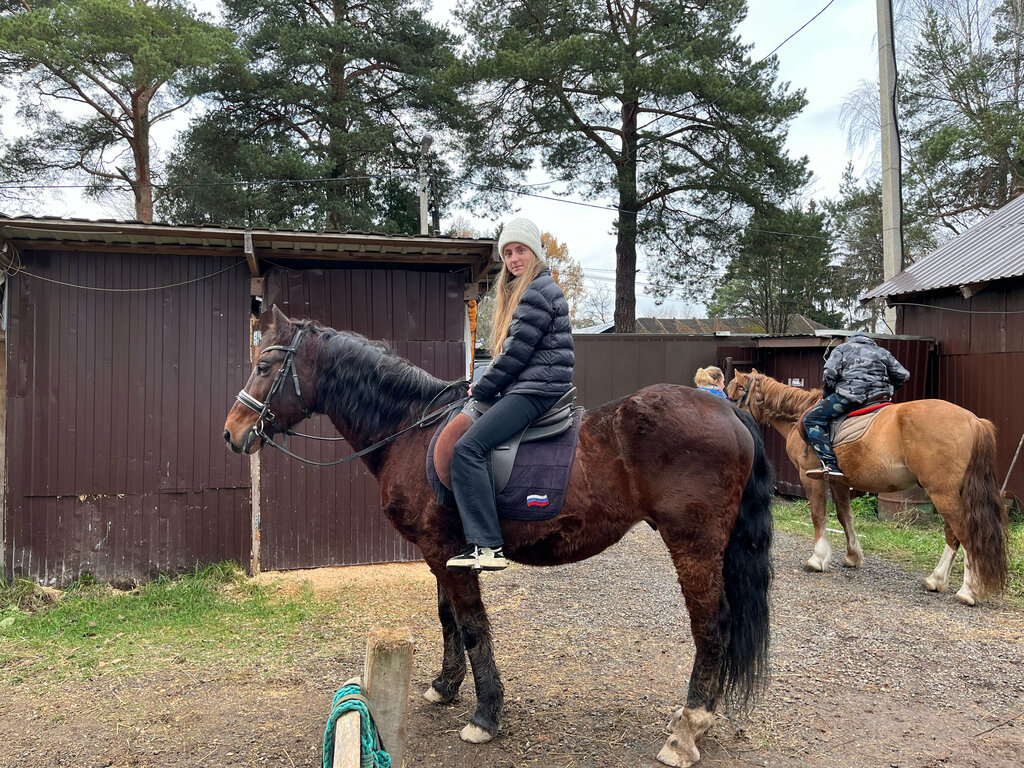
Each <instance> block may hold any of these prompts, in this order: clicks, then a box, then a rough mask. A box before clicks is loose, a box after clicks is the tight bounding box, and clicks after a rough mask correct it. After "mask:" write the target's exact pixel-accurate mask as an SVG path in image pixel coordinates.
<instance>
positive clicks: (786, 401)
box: [757, 373, 821, 421]
mask: <svg viewBox="0 0 1024 768" xmlns="http://www.w3.org/2000/svg"><path fill="white" fill-rule="evenodd" d="M760 376H761V380H760V381H759V382H758V384H757V389H758V406H759V407H760V408H761V411H762V412H763V413H764V415H765V416H767V417H769V418H771V417H775V418H779V419H785V420H787V421H796V420H797V419H799V418H800V416H801V415H802V414H803V413H804V412H805V411H806V410H807V409H808V408H810V407H811V406H812V405H814V404H815V403H816V402H818V400H820V399H821V390H820V389H810V390H808V389H802V388H801V387H791V386H789V385H788V384H783V383H782V382H781V381H776V380H775V379H773V378H772V377H771V376H765V375H764V374H763V373H762V374H760Z"/></svg>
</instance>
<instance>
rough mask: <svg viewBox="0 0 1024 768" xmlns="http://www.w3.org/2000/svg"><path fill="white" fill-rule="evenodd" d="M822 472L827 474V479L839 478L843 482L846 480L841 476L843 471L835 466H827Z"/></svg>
mask: <svg viewBox="0 0 1024 768" xmlns="http://www.w3.org/2000/svg"><path fill="white" fill-rule="evenodd" d="M824 471H825V473H826V474H828V476H829V477H836V478H838V477H841V478H843V480H845V479H846V475H844V474H843V470H841V469H840V468H839V467H837V466H836V465H835V464H829V465H828V466H826V467H825V470H824Z"/></svg>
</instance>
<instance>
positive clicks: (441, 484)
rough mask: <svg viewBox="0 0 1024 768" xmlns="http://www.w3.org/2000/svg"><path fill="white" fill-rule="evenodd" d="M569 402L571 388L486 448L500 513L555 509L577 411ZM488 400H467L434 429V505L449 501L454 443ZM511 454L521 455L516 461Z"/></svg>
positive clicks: (532, 514)
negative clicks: (507, 436)
mask: <svg viewBox="0 0 1024 768" xmlns="http://www.w3.org/2000/svg"><path fill="white" fill-rule="evenodd" d="M575 401H576V389H575V387H574V388H572V389H570V390H569V391H568V392H566V393H565V394H564V395H562V397H560V398H559V399H558V401H557V402H556V403H555V404H554V405H553V406H552V407H551V408H550V409H549V410H548V411H547V412H546V413H543V414H541V415H540V416H539V417H538V418H536V419H534V420H533V422H531V423H530V425H529V426H528V427H527V428H526V429H524V430H523V431H521V432H519V433H518V434H516V435H513V436H512V437H511V438H510V439H508V440H506V441H505V442H504V443H502V444H500V445H497V446H495V447H494V448H493V449H492V450H491V474H492V476H493V478H494V493H495V496H496V497H497V500H498V508H499V514H500V515H501V516H502V517H511V518H516V519H543V518H545V517H551V516H553V515H555V514H557V513H558V511H559V510H560V509H561V503H562V501H564V498H565V488H566V487H567V486H568V480H569V470H570V469H571V465H572V456H573V454H574V453H575V450H576V441H577V439H578V437H579V427H580V423H581V420H582V413H583V408H582V407H579V406H576V405H574V403H575ZM491 405H492V403H489V402H479V401H477V400H470V401H469V402H468V403H467V404H466V405H465V407H463V409H462V410H461V411H460V412H458V413H457V414H454V415H453V416H451V417H449V418H448V420H447V421H446V422H445V423H443V424H442V425H441V426H439V427H438V429H437V431H436V432H435V433H434V436H433V438H432V439H431V441H430V448H429V449H428V450H427V478H428V480H429V481H430V484H431V486H432V487H433V488H434V490H435V492H436V493H437V496H438V498H437V501H438V504H442V505H447V506H454V505H455V499H454V496H453V495H452V493H451V467H452V453H453V451H454V449H455V443H457V442H458V440H459V438H460V437H462V436H463V435H464V434H465V433H466V430H468V429H469V428H470V426H472V424H473V422H474V421H476V420H477V419H478V418H480V416H481V415H483V414H484V413H486V412H487V410H488V409H489V408H490V407H491ZM531 443H536V444H537V445H536V446H531V448H530V451H529V452H528V453H529V456H526V457H525V459H524V456H523V455H522V454H523V453H524V452H523V451H520V448H521V446H523V445H526V444H531ZM517 458H520V459H521V461H520V464H519V465H518V466H517V465H516V459H517ZM510 481H512V482H511V483H510Z"/></svg>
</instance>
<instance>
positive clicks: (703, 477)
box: [224, 307, 772, 766]
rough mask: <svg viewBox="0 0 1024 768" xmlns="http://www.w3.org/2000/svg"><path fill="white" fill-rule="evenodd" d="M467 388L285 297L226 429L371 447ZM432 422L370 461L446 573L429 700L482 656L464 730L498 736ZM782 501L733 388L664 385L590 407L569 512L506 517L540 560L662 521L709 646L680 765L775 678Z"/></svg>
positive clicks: (685, 710) (493, 676)
mask: <svg viewBox="0 0 1024 768" xmlns="http://www.w3.org/2000/svg"><path fill="white" fill-rule="evenodd" d="M275 381H276V382H277V384H275V383H274V382H275ZM293 384H294V386H293ZM466 390H467V384H466V382H445V381H441V380H439V379H436V378H434V377H433V376H431V375H429V374H428V373H426V372H425V371H423V370H421V369H419V368H417V367H415V366H414V365H412V364H411V363H409V362H407V361H405V360H403V359H401V358H399V357H397V356H396V355H394V354H393V353H391V352H390V351H389V350H388V349H387V347H385V346H384V345H382V344H378V343H375V342H371V341H368V340H367V339H365V338H363V337H362V336H359V335H357V334H352V333H346V332H341V331H335V330H332V329H329V328H325V327H323V326H321V325H319V324H317V323H314V322H310V321H292V320H289V319H288V318H287V317H285V316H284V314H282V313H281V312H280V310H278V309H277V308H276V307H275V308H274V322H273V326H272V327H271V328H270V329H269V330H268V332H267V333H266V334H265V336H264V338H263V340H262V342H261V344H260V348H259V355H258V359H257V361H256V364H255V366H254V368H253V371H252V374H251V375H250V377H249V381H248V382H247V383H246V385H245V389H244V390H243V391H242V392H241V393H239V400H240V402H238V403H236V404H235V405H234V406H233V407H232V409H231V411H230V412H229V413H228V417H227V421H226V422H225V425H224V426H225V431H224V437H225V439H226V440H227V442H228V444H229V445H230V447H231V449H232V450H234V451H236V452H246V453H254V452H256V451H258V450H259V449H260V447H261V446H262V445H263V444H264V442H265V439H266V438H267V437H272V436H273V434H274V433H275V432H279V431H281V430H285V429H288V428H289V427H291V426H292V425H294V424H296V423H297V422H299V421H301V420H302V419H303V418H304V416H308V415H309V414H311V413H324V414H326V415H327V416H328V417H329V418H330V419H331V421H332V422H333V423H334V425H335V427H337V429H338V431H339V432H340V433H341V434H342V435H343V436H344V437H345V438H346V440H348V442H349V443H350V444H351V446H352V447H353V449H354V450H357V451H359V450H362V449H364V448H366V447H369V446H372V445H373V444H374V443H376V442H377V441H379V440H381V439H383V438H386V437H388V436H391V435H393V434H395V433H397V432H399V431H400V430H402V429H405V428H407V427H409V426H410V425H415V423H416V421H417V419H419V418H420V416H421V414H422V413H423V411H424V409H426V408H427V406H428V405H429V406H430V407H431V408H436V407H437V406H439V405H442V404H444V403H446V402H453V401H456V400H459V399H460V398H462V397H464V396H465V395H466ZM265 403H266V405H267V406H269V410H272V413H269V412H268V408H264V407H263V406H264V404H265ZM257 411H259V412H257ZM261 413H262V414H263V415H262V416H261ZM258 422H259V424H258ZM261 432H262V436H261V434H260V433H261ZM432 432H433V427H430V428H413V429H411V430H409V431H407V432H405V433H403V434H402V435H401V436H400V437H398V438H397V439H395V440H394V441H393V442H390V443H388V444H387V445H385V446H383V447H381V448H379V449H378V450H374V451H372V452H370V453H368V454H367V455H365V456H364V457H363V460H364V461H365V462H366V465H367V466H368V467H369V469H370V471H371V472H372V473H373V474H374V475H375V476H376V478H377V481H378V483H379V484H380V493H381V506H382V507H383V510H384V513H385V514H386V515H387V517H388V519H389V520H390V521H391V523H392V524H393V525H394V526H395V528H396V529H397V530H398V532H399V533H400V534H401V535H402V536H404V537H405V538H406V539H408V540H409V541H411V542H413V543H414V544H416V545H417V546H418V547H419V549H420V551H421V552H422V554H423V557H424V559H425V560H426V562H427V565H428V566H429V567H430V570H431V571H432V573H433V574H434V577H435V578H436V579H437V595H438V617H439V618H440V620H441V632H442V636H443V639H444V654H443V657H442V660H441V670H440V673H439V674H438V676H437V678H436V679H435V680H434V681H433V683H432V684H431V686H430V688H428V689H427V691H426V693H425V694H424V696H425V698H427V699H428V700H429V701H432V702H448V701H451V700H452V699H453V698H455V696H456V694H457V692H458V690H459V686H460V685H461V684H462V681H463V678H464V677H465V675H466V660H465V657H466V655H467V654H468V656H469V660H470V664H471V666H472V672H473V680H474V683H475V686H476V696H477V708H476V712H475V714H474V715H473V718H472V720H471V722H470V723H469V724H468V725H466V726H465V727H464V728H463V729H462V732H461V736H462V738H463V739H465V740H466V741H470V742H475V743H482V742H485V741H489V740H490V739H492V738H493V737H494V735H495V734H496V732H497V730H498V722H499V718H500V715H501V708H502V703H503V699H504V688H503V686H502V683H501V679H500V677H499V675H498V670H497V667H496V665H495V661H494V653H493V649H492V646H491V632H490V625H489V621H488V617H487V612H486V610H485V608H484V604H483V601H482V600H481V593H480V581H479V578H478V577H477V576H475V575H471V574H469V573H466V572H454V571H448V570H446V568H445V561H446V560H447V559H448V558H449V557H451V556H452V555H454V554H455V553H457V552H458V551H459V550H460V549H462V547H464V546H465V540H464V538H463V533H462V526H461V523H460V521H459V515H458V512H457V511H456V510H455V509H452V508H448V507H443V506H438V504H437V500H436V497H435V494H434V493H433V492H432V491H431V489H430V487H429V486H428V484H427V480H426V473H425V457H426V450H427V445H428V443H429V441H430V437H431V433H432ZM771 499H772V478H771V467H770V465H769V464H768V462H767V459H766V458H765V453H764V446H763V444H762V442H761V437H760V434H759V430H758V428H757V425H756V424H755V423H754V420H753V419H752V418H750V416H749V415H748V414H746V413H742V412H741V411H738V410H737V409H735V408H734V407H733V406H731V405H730V404H729V403H728V402H726V401H725V400H724V399H723V398H715V397H709V396H708V395H706V394H704V393H702V392H698V391H697V390H694V389H690V388H688V387H680V386H674V385H667V384H661V385H655V386H651V387H646V388H644V389H642V390H640V391H639V392H636V393H635V394H633V395H630V396H629V397H624V398H622V399H620V400H617V401H615V402H612V403H608V404H607V405H604V406H601V407H599V408H595V409H593V410H590V411H588V412H586V414H585V415H584V417H583V423H582V429H581V432H580V437H579V445H578V448H577V452H576V456H575V459H574V462H573V465H572V470H571V476H570V482H569V493H568V498H567V499H566V502H565V505H564V506H563V508H562V511H561V512H560V513H559V514H558V515H557V516H555V517H554V518H552V519H550V520H547V521H541V522H521V521H513V520H503V521H502V524H501V527H502V533H503V535H504V538H505V553H506V555H507V556H508V557H510V558H511V559H513V560H515V561H517V562H520V563H525V564H528V565H558V564H562V563H568V562H573V561H577V560H582V559H584V558H587V557H590V556H592V555H595V554H597V553H599V552H601V551H602V550H604V549H606V548H607V547H609V546H611V545H612V544H614V543H615V542H617V541H618V540H619V539H620V538H622V536H623V535H624V534H625V533H626V532H627V531H629V530H630V529H631V528H632V527H633V526H634V525H636V524H638V523H641V522H644V521H649V522H651V523H652V524H654V525H656V526H657V530H658V532H659V534H660V535H661V538H662V539H663V541H664V542H665V544H666V546H667V547H668V550H669V553H670V554H671V556H672V560H673V562H674V564H675V567H676V572H677V574H678V579H679V584H680V585H681V587H682V593H683V597H684V599H685V601H686V607H687V610H688V612H689V615H690V628H691V631H692V634H693V641H694V645H695V648H696V653H695V658H694V662H693V670H692V674H691V677H690V684H689V689H688V691H687V695H686V705H685V706H684V707H682V708H680V709H679V710H677V711H676V712H675V713H674V714H673V716H672V718H671V720H670V722H669V731H670V735H669V737H668V739H667V741H666V742H665V745H664V746H663V748H662V749H661V751H660V753H659V754H658V759H659V760H661V761H662V762H664V763H666V764H668V765H673V766H689V765H692V764H693V763H695V762H696V761H697V760H698V759H699V758H700V752H699V751H698V749H697V745H696V742H697V740H698V739H699V738H700V736H701V735H702V734H703V733H705V732H706V731H707V730H708V728H710V727H711V724H712V721H713V719H714V711H715V708H716V705H717V704H718V703H719V702H720V701H721V700H722V699H730V700H733V701H736V702H741V703H742V702H745V701H746V700H747V699H748V698H749V697H750V696H751V695H752V694H754V693H756V692H757V691H758V689H759V688H760V687H761V686H762V685H763V683H764V679H765V675H766V673H767V665H768V656H767V654H768V641H769V614H768V590H769V586H770V583H771V580H772V565H771V559H770V545H771V537H772V523H771V513H770V504H771ZM639 567H643V566H642V565H640V566H639Z"/></svg>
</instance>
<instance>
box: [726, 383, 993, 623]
mask: <svg viewBox="0 0 1024 768" xmlns="http://www.w3.org/2000/svg"><path fill="white" fill-rule="evenodd" d="M726 394H728V395H729V397H730V398H731V399H732V400H734V401H736V402H738V403H739V406H740V407H741V408H743V409H745V410H748V411H749V412H750V413H751V415H753V417H754V418H755V419H756V420H757V422H758V423H759V424H762V425H765V424H770V425H771V426H772V427H774V428H775V430H776V431H777V432H778V433H779V434H780V435H782V437H783V439H785V441H786V453H787V454H788V455H789V460H790V461H791V462H793V466H795V467H796V468H797V470H798V471H799V472H800V481H801V482H802V483H803V485H804V488H805V489H807V498H808V499H809V500H810V502H811V521H812V523H813V524H814V553H813V554H812V555H811V558H810V559H809V560H808V561H807V566H808V568H810V569H812V570H816V571H824V570H826V569H827V567H828V561H829V558H830V557H831V554H832V548H831V546H830V545H829V543H828V534H827V533H826V531H825V481H824V480H822V479H812V478H809V477H807V476H806V475H804V471H805V470H808V469H811V468H813V467H819V466H821V461H820V460H819V459H818V457H817V455H816V454H815V453H814V450H813V449H811V448H810V447H808V446H807V444H806V443H805V442H804V440H803V438H802V437H801V436H800V434H799V432H798V430H797V423H798V421H799V420H800V418H801V417H802V416H803V414H804V413H806V412H807V409H808V408H810V407H811V406H813V405H814V404H815V403H816V402H818V400H820V399H821V390H820V389H815V390H806V389H802V388H800V387H791V386H788V385H786V384H783V383H781V382H779V381H776V380H775V379H773V378H771V377H770V376H765V375H764V374H763V373H758V372H757V370H756V369H755V370H753V371H751V372H750V373H740V372H737V373H736V374H735V376H734V378H733V379H732V381H730V382H729V384H728V386H727V387H726ZM835 451H836V456H837V457H838V459H839V466H840V468H841V469H842V470H843V474H844V475H846V478H847V481H848V482H849V484H850V485H851V486H852V487H853V488H856V489H857V490H860V491H867V492H869V493H887V492H892V491H901V490H905V489H907V488H912V487H913V486H915V485H920V486H921V487H922V488H924V490H925V491H927V493H928V495H929V496H930V497H931V500H932V503H933V504H935V510H936V511H937V512H938V513H939V514H940V515H942V519H943V521H944V524H945V534H946V546H945V549H944V550H943V553H942V556H941V557H940V559H939V563H938V565H936V566H935V570H934V571H933V572H932V573H931V575H930V576H928V578H926V579H925V580H924V585H925V587H926V588H928V589H929V590H932V591H934V592H945V591H946V588H947V587H948V586H949V572H950V569H951V568H952V565H953V559H954V558H955V557H956V553H957V550H958V549H959V547H960V544H963V545H964V583H963V586H962V587H961V588H960V591H959V592H957V594H956V596H957V598H958V599H959V600H960V601H961V602H963V603H965V604H967V605H974V604H975V603H976V602H977V601H978V600H980V599H981V598H983V597H984V596H985V595H986V594H987V593H990V592H997V591H999V590H1001V589H1002V588H1003V585H1004V584H1005V582H1006V573H1007V568H1008V564H1007V550H1006V531H1007V525H1008V523H1007V519H1006V513H1005V512H1004V510H1003V505H1002V502H1001V500H1000V496H999V485H998V482H997V480H996V474H995V451H996V431H995V427H994V426H993V425H992V422H990V421H988V420H987V419H979V418H978V417H977V416H975V415H974V414H973V413H971V412H970V411H968V410H965V409H964V408H961V407H960V406H958V405H954V404H953V403H950V402H948V401H946V400H912V401H910V402H906V403H895V404H893V405H889V406H887V407H885V408H883V409H882V410H881V412H880V413H879V414H878V416H877V417H876V418H875V420H874V421H873V422H872V423H871V426H870V427H869V428H868V430H867V432H865V433H864V435H863V436H862V437H861V438H859V439H858V440H855V441H853V442H851V443H847V444H846V445H840V446H836V449H835ZM830 484H831V489H832V494H833V499H834V501H835V503H836V515H837V517H838V518H839V522H840V524H841V525H842V526H843V530H844V531H845V532H846V560H845V562H846V565H849V566H854V567H856V566H859V565H861V563H862V562H863V560H864V556H863V555H862V554H861V549H860V543H859V542H858V540H857V534H856V533H855V532H854V530H853V517H852V515H851V514H850V489H849V487H847V485H846V484H845V483H840V482H836V481H835V480H832V481H831V483H830Z"/></svg>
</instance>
